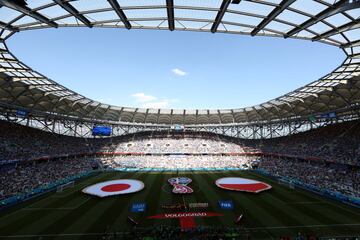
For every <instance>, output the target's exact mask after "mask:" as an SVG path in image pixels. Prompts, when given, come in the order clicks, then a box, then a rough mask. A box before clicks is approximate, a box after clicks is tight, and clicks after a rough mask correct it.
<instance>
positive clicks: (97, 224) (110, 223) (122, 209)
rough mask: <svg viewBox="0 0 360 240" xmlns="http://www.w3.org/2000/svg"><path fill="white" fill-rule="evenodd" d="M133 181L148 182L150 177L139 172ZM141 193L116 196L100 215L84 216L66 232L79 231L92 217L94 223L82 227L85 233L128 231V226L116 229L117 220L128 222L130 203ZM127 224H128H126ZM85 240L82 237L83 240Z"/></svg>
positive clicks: (91, 213) (133, 177)
mask: <svg viewBox="0 0 360 240" xmlns="http://www.w3.org/2000/svg"><path fill="white" fill-rule="evenodd" d="M131 178H132V179H138V180H141V181H144V182H146V179H147V178H148V175H146V174H143V173H140V172H137V173H135V174H134V175H133V176H131ZM138 194H139V193H133V194H129V195H122V196H114V197H111V199H109V200H110V201H108V203H107V204H106V205H105V206H104V207H103V208H102V209H101V210H102V211H101V212H99V214H96V217H95V214H94V211H93V212H89V213H88V214H87V215H86V216H82V218H80V219H79V220H78V221H77V222H76V223H75V225H74V226H71V227H70V228H68V229H66V230H65V232H71V229H72V228H74V229H73V231H76V230H78V229H79V226H78V225H79V224H80V225H82V224H81V222H82V221H81V220H84V221H86V219H89V218H90V217H91V216H92V219H91V220H92V221H87V224H86V225H82V226H83V229H82V231H83V232H86V233H90V232H105V230H106V229H108V230H109V231H111V232H114V231H119V230H122V231H124V230H126V229H124V228H126V227H127V226H126V225H123V226H121V227H122V229H116V228H115V226H114V225H116V224H115V222H116V219H117V218H119V217H121V218H123V219H124V220H126V217H127V214H126V212H128V211H129V205H130V203H131V202H132V201H133V200H134V198H136V197H137V196H138ZM125 224H126V222H125ZM83 238H85V236H84V237H82V238H81V239H83Z"/></svg>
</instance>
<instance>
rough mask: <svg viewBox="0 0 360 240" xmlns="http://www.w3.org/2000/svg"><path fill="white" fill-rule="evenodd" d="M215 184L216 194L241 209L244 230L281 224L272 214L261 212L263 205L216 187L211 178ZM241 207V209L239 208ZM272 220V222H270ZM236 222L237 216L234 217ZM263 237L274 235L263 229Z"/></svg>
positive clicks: (226, 173) (227, 174) (245, 196)
mask: <svg viewBox="0 0 360 240" xmlns="http://www.w3.org/2000/svg"><path fill="white" fill-rule="evenodd" d="M234 175H235V174H234V172H222V173H219V174H218V175H217V179H218V178H222V177H229V176H234ZM209 178H211V179H212V180H213V181H212V182H213V184H214V188H215V189H216V192H219V194H221V195H222V196H223V197H224V198H223V199H231V200H233V202H234V204H235V209H236V210H238V209H239V208H241V210H242V213H243V214H244V218H243V220H242V222H241V226H243V227H244V228H247V227H251V226H266V225H267V224H269V222H271V221H275V222H279V220H278V219H277V218H274V217H273V216H272V215H271V214H269V213H268V212H267V211H264V210H261V208H262V205H263V203H260V204H258V203H256V202H254V201H253V199H251V198H250V197H249V195H245V194H242V193H239V192H232V191H228V190H224V189H220V188H217V187H216V185H215V180H216V179H213V176H209ZM239 206H240V207H239ZM269 218H270V220H268V219H269ZM234 220H235V215H234ZM260 232H261V233H260V234H261V235H265V236H266V237H267V238H269V237H273V234H272V233H271V232H270V231H268V230H266V229H263V230H262V231H260Z"/></svg>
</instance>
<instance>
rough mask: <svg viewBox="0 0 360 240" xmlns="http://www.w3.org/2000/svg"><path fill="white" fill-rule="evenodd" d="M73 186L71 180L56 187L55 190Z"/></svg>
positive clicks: (59, 190)
mask: <svg viewBox="0 0 360 240" xmlns="http://www.w3.org/2000/svg"><path fill="white" fill-rule="evenodd" d="M74 186H75V181H71V182H68V183H65V184H62V185H60V186H57V187H56V192H62V191H64V190H65V189H67V188H73V187H74Z"/></svg>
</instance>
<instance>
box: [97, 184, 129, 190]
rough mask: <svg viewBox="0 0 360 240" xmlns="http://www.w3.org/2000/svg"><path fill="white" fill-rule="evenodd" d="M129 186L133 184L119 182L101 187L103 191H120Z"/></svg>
mask: <svg viewBox="0 0 360 240" xmlns="http://www.w3.org/2000/svg"><path fill="white" fill-rule="evenodd" d="M129 188H131V186H130V185H129V184H123V183H120V184H119V183H117V184H111V185H106V186H105V187H102V188H101V191H104V192H118V191H124V190H126V189H129Z"/></svg>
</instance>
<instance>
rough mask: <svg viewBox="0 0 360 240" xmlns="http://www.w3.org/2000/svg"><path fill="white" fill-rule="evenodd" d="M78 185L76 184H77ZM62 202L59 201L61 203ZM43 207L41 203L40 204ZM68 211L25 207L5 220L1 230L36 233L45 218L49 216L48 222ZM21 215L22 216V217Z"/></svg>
mask: <svg viewBox="0 0 360 240" xmlns="http://www.w3.org/2000/svg"><path fill="white" fill-rule="evenodd" d="M90 180H91V179H90ZM75 187H76V186H75ZM49 199H50V198H49V197H47V198H45V199H41V203H42V202H43V200H45V201H46V200H49ZM36 203H37V202H35V203H33V204H31V205H28V206H27V207H30V206H34V205H35V204H36ZM61 203H62V202H59V204H61ZM39 207H41V205H40V206H39ZM57 207H61V206H57ZM66 211H68V210H66ZM66 211H64V212H61V211H59V210H55V211H50V210H48V211H44V210H39V211H26V212H25V211H24V210H23V209H19V210H18V213H17V214H14V215H13V216H12V218H13V219H12V220H10V221H9V219H7V220H6V221H4V222H5V223H6V225H5V226H4V227H0V232H2V233H3V232H7V233H8V234H15V233H20V232H24V233H28V232H26V230H27V229H28V230H30V231H31V233H34V232H33V231H34V230H37V229H38V228H39V227H41V226H42V225H43V224H41V222H44V220H45V218H46V217H47V218H49V221H45V222H46V223H47V224H48V223H49V222H50V221H52V220H53V218H56V217H58V216H59V215H62V214H64V213H65V212H66ZM20 216H21V217H20ZM1 222H3V221H1Z"/></svg>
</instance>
